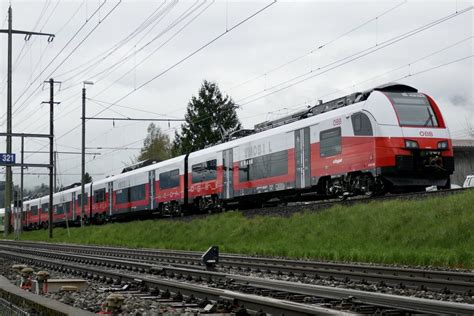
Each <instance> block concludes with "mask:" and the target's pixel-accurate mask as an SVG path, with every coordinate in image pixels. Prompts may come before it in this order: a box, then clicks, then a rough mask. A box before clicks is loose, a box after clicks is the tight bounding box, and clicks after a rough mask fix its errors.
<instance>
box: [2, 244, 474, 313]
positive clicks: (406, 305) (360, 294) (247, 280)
mask: <svg viewBox="0 0 474 316" xmlns="http://www.w3.org/2000/svg"><path fill="white" fill-rule="evenodd" d="M26 252H29V253H35V254H38V253H41V254H43V255H46V256H48V257H52V258H55V259H56V258H60V259H65V258H66V259H68V260H74V261H77V260H78V259H81V258H82V260H83V261H85V262H88V263H91V262H93V261H96V262H95V263H96V264H97V263H100V264H104V263H109V264H111V263H114V264H115V265H116V266H120V267H127V268H129V269H130V268H131V267H134V268H138V269H139V270H143V271H145V270H148V271H149V272H160V273H165V274H167V275H169V274H170V273H176V274H178V273H179V274H180V275H192V276H194V277H196V278H200V279H203V277H204V278H207V277H208V278H213V279H216V278H217V279H227V281H230V280H232V281H233V282H236V281H238V282H240V283H244V284H246V285H247V286H254V287H258V288H263V289H266V290H274V291H287V292H291V293H297V294H300V295H308V296H316V297H325V298H332V299H338V300H347V299H348V298H351V299H350V300H351V301H352V302H355V303H360V304H372V305H375V306H381V307H386V308H396V309H400V308H401V307H402V309H403V310H409V311H416V312H423V313H443V314H468V313H469V314H470V313H474V305H469V304H461V303H452V302H443V301H436V300H428V299H420V298H413V297H405V296H397V295H388V294H381V293H372V292H364V291H358V290H350V289H341V288H335V287H326V286H318V285H310V284H301V283H295V282H287V281H278V280H269V279H263V278H255V277H247V276H237V275H229V274H225V273H219V272H211V271H202V270H192V269H183V268H175V267H168V266H154V265H149V264H144V263H137V262H130V261H125V260H111V259H106V258H100V257H90V256H88V257H84V256H78V255H72V256H69V257H68V254H57V253H50V252H44V251H41V250H35V249H32V250H27V251H26ZM1 254H4V255H5V254H7V257H8V255H10V256H13V257H15V256H16V257H20V258H25V257H26V258H34V259H36V260H37V258H38V257H37V256H34V257H33V256H31V255H26V256H25V255H18V254H17V253H15V252H12V251H8V252H7V251H2V252H1ZM13 257H10V258H13ZM42 260H44V259H42ZM54 263H56V264H57V265H58V266H59V267H62V268H63V269H64V268H65V267H67V268H68V269H70V268H71V266H72V267H73V268H74V269H76V270H77V268H80V269H79V270H80V271H82V272H84V271H86V272H87V273H91V272H92V273H96V274H102V273H103V271H102V270H97V269H94V268H90V267H78V266H77V265H69V264H64V263H60V262H57V261H54ZM109 266H110V265H109ZM105 273H106V274H107V276H108V277H115V278H116V277H117V274H114V273H113V275H110V271H106V272H105ZM129 278H131V280H132V281H136V280H137V277H136V276H130V277H129ZM119 279H120V280H124V279H123V278H119ZM140 280H141V282H142V281H143V278H142V277H140ZM129 281H130V280H129ZM147 282H148V281H147ZM227 283H228V282H227ZM170 290H171V289H170ZM173 290H176V289H175V288H173ZM181 292H182V291H181ZM234 298H235V297H234Z"/></svg>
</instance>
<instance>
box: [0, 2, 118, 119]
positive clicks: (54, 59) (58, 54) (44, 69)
mask: <svg viewBox="0 0 474 316" xmlns="http://www.w3.org/2000/svg"><path fill="white" fill-rule="evenodd" d="M119 1H120V2H121V0H119ZM106 2H107V0H104V1H103V2H102V4H100V5H99V7H98V8H97V9H96V10H95V11H94V13H93V15H92V16H94V15H96V14H97V13H98V12H99V10H100V8H102V6H104V5H105V3H106ZM120 2H119V3H120ZM116 7H117V5H116V6H114V7H113V9H112V11H113V10H115V8H116ZM109 13H111V12H109ZM107 16H109V14H107V15H106V17H107ZM104 19H105V18H104ZM104 19H102V21H103V20H104ZM89 21H90V20H87V21H86V22H85V23H84V24H82V25H81V27H79V29H78V30H77V31H76V33H75V34H74V35H73V36H72V37H71V38H70V39H69V41H68V42H67V43H66V44H65V45H64V46H63V48H62V49H61V50H60V51H59V52H58V53H57V54H56V56H55V57H53V59H52V60H51V61H50V62H49V63H48V64H47V65H46V66H45V67H44V68H43V70H42V71H41V72H40V73H39V74H38V75H37V76H36V77H35V78H34V79H33V80H32V81H31V83H30V85H29V86H28V87H27V88H26V89H24V90H23V91H22V92H21V93H20V97H19V98H17V99H16V100H15V102H14V103H13V105H14V106H15V105H16V104H17V103H18V102H19V101H20V99H21V98H22V96H24V95H25V94H26V91H27V90H28V89H29V88H30V87H31V86H32V85H33V83H34V82H36V81H37V80H38V79H40V77H41V75H42V74H43V73H44V72H45V71H46V70H47V69H48V68H49V66H51V65H52V64H53V63H54V61H56V59H57V58H58V57H59V56H60V55H61V54H62V52H63V51H64V50H65V49H66V48H67V47H68V46H69V44H70V43H71V42H72V41H73V40H74V39H75V38H76V36H77V35H78V34H79V33H80V32H81V31H82V30H83V29H84V27H85V26H86V25H87V23H88V22H89ZM98 25H100V23H98V24H97V25H96V27H95V28H94V30H95V29H96V28H97V27H98ZM90 34H91V32H89V34H88V35H87V36H90ZM83 42H84V40H82V41H81V43H83ZM77 48H78V46H76V48H75V50H77ZM75 50H74V51H75ZM71 55H72V53H70V54H69V55H68V56H67V57H66V58H64V59H63V60H62V61H61V65H62V64H64V63H65V62H66V60H67V59H68V58H69V57H70V56H71ZM57 69H58V67H56V68H55V70H54V71H56V70H57ZM54 71H52V72H51V73H50V74H49V75H48V76H46V78H50V77H51V76H52V74H53V73H54ZM42 85H43V84H42V83H41V84H39V85H38V86H37V88H36V89H35V90H33V91H32V92H31V93H30V94H29V95H28V96H27V97H26V99H25V100H24V101H23V103H22V104H20V105H19V106H17V107H16V109H15V111H14V112H13V115H15V114H16V113H17V112H18V111H20V109H21V108H23V106H24V105H25V104H26V103H27V102H28V100H30V99H31V97H32V96H33V95H35V93H37V92H38V90H40V89H41V87H42ZM4 116H5V114H4V115H3V116H2V117H0V119H1V118H3V117H4ZM4 122H5V121H3V122H2V123H1V124H0V125H3V124H4Z"/></svg>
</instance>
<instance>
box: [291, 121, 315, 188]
mask: <svg viewBox="0 0 474 316" xmlns="http://www.w3.org/2000/svg"><path fill="white" fill-rule="evenodd" d="M309 135H310V133H309V127H305V128H302V129H298V130H296V131H295V160H296V161H295V162H296V163H295V165H296V175H295V177H296V188H297V189H304V188H309V187H310V186H311V172H310V171H311V166H310V164H311V155H310V154H311V145H310V137H309Z"/></svg>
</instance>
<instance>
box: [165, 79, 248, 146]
mask: <svg viewBox="0 0 474 316" xmlns="http://www.w3.org/2000/svg"><path fill="white" fill-rule="evenodd" d="M237 108H238V106H236V104H235V103H234V101H232V99H231V98H230V97H229V96H227V95H226V96H225V97H224V96H223V95H222V93H221V92H220V90H219V87H218V86H217V84H216V83H214V82H209V81H206V80H204V82H203V84H202V86H201V88H200V90H199V93H198V95H197V97H196V96H193V97H192V98H191V101H189V103H188V108H187V113H186V115H185V120H186V121H185V123H183V124H182V125H181V133H175V138H174V142H173V150H172V151H173V154H174V155H177V154H185V153H190V152H193V151H196V150H199V149H203V148H205V147H206V146H210V145H213V144H216V143H218V142H219V141H221V140H222V138H223V136H224V135H225V134H228V133H231V132H233V131H236V130H239V129H241V128H242V125H241V124H240V121H239V119H238V117H237V113H236V109H237Z"/></svg>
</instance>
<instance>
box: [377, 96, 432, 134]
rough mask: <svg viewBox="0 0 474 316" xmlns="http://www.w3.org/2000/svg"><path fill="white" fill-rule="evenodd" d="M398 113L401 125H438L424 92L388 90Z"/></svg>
mask: <svg viewBox="0 0 474 316" xmlns="http://www.w3.org/2000/svg"><path fill="white" fill-rule="evenodd" d="M386 94H387V96H388V97H389V98H390V100H391V101H392V104H393V106H394V107H395V110H396V111H397V114H398V119H399V120H400V125H401V126H431V127H436V126H438V121H437V119H436V115H435V114H434V112H433V109H432V108H431V105H430V102H429V101H428V99H427V98H426V96H425V95H424V94H422V93H396V92H386Z"/></svg>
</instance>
